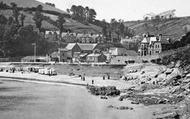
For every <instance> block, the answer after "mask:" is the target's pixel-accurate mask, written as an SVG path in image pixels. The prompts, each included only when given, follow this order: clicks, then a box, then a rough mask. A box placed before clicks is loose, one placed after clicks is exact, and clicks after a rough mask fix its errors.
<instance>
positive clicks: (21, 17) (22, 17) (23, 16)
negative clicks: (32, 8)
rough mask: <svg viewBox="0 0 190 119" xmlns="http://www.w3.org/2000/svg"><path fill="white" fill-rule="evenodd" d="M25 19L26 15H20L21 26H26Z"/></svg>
mask: <svg viewBox="0 0 190 119" xmlns="http://www.w3.org/2000/svg"><path fill="white" fill-rule="evenodd" d="M25 17H26V16H25V15H24V14H21V15H20V21H21V26H24V20H25Z"/></svg>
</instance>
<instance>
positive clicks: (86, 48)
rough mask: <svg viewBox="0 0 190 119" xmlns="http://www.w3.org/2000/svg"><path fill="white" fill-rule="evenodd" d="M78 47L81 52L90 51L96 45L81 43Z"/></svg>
mask: <svg viewBox="0 0 190 119" xmlns="http://www.w3.org/2000/svg"><path fill="white" fill-rule="evenodd" d="M78 45H79V47H80V49H81V50H83V51H84V50H85V51H92V50H94V48H95V47H96V46H97V43H95V44H90V43H84V44H82V43H79V44H78Z"/></svg>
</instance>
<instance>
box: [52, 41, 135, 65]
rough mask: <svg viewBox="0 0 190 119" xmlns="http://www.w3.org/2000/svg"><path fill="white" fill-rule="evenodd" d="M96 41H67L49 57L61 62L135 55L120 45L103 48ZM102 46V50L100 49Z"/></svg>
mask: <svg viewBox="0 0 190 119" xmlns="http://www.w3.org/2000/svg"><path fill="white" fill-rule="evenodd" d="M101 45H102V44H97V43H94V44H92V43H69V44H67V46H66V47H65V48H59V50H58V51H56V52H54V53H52V54H51V58H52V59H54V60H56V61H61V62H68V61H69V62H109V61H110V59H111V58H112V57H115V56H137V55H138V54H137V53H136V52H135V51H132V50H127V49H126V48H124V47H122V46H114V45H113V46H109V47H107V48H105V47H104V46H101ZM102 47H104V50H102V49H103V48H102Z"/></svg>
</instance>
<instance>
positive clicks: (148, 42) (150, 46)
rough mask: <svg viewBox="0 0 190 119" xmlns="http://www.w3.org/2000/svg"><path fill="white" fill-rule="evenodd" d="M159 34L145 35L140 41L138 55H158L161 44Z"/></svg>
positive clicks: (160, 50)
mask: <svg viewBox="0 0 190 119" xmlns="http://www.w3.org/2000/svg"><path fill="white" fill-rule="evenodd" d="M161 40H162V39H161V36H159V37H155V36H150V37H149V36H148V35H145V36H144V38H143V40H142V41H141V43H140V47H139V50H138V52H139V55H140V56H147V55H158V54H159V53H161V52H162V45H161Z"/></svg>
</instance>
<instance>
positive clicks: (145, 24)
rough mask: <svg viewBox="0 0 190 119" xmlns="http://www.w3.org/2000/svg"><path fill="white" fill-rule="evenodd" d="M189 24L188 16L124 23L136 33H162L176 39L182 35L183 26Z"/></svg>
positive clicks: (189, 18)
mask: <svg viewBox="0 0 190 119" xmlns="http://www.w3.org/2000/svg"><path fill="white" fill-rule="evenodd" d="M189 24H190V17H181V18H174V19H170V20H163V21H160V22H154V21H129V22H126V23H125V25H126V26H128V27H130V28H132V29H134V30H135V33H136V35H142V34H143V33H147V32H149V33H150V34H153V35H157V34H162V35H163V36H164V37H165V38H168V37H169V38H171V39H172V40H173V41H176V40H178V39H180V38H181V36H182V35H184V33H185V32H184V26H186V25H189Z"/></svg>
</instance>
